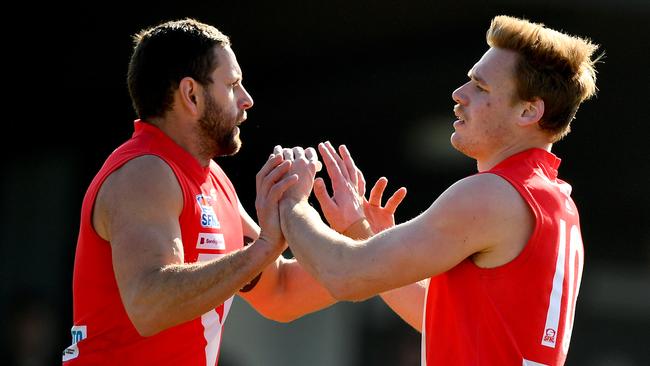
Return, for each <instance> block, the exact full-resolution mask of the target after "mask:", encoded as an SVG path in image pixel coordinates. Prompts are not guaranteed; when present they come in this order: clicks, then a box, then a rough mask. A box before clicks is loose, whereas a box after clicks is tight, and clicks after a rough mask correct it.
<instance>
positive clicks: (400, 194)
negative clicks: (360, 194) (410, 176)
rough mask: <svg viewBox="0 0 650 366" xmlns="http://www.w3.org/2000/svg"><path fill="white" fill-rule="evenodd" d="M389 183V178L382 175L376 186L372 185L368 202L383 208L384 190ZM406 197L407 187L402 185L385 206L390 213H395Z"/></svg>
mask: <svg viewBox="0 0 650 366" xmlns="http://www.w3.org/2000/svg"><path fill="white" fill-rule="evenodd" d="M387 185H388V179H386V178H385V177H381V178H379V179H378V180H377V183H375V186H374V187H372V190H370V197H369V198H368V203H369V204H370V205H372V206H376V207H379V208H381V199H382V196H383V195H384V191H385V190H386V186H387ZM404 197H406V188H405V187H401V188H400V189H398V190H397V191H395V193H393V194H392V195H391V196H390V198H389V199H388V201H386V205H385V206H384V207H383V208H384V209H385V210H387V211H388V212H389V213H390V214H394V213H395V210H397V207H398V206H399V205H400V203H402V200H404Z"/></svg>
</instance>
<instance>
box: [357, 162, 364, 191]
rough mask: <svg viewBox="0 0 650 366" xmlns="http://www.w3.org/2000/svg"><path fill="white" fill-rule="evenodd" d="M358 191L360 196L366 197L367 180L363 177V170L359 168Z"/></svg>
mask: <svg viewBox="0 0 650 366" xmlns="http://www.w3.org/2000/svg"><path fill="white" fill-rule="evenodd" d="M357 190H358V191H359V196H361V197H364V198H365V197H366V178H364V177H363V173H362V172H361V170H359V169H358V168H357Z"/></svg>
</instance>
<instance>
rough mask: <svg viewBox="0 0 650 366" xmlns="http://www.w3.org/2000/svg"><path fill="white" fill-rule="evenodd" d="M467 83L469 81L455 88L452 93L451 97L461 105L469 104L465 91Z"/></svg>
mask: <svg viewBox="0 0 650 366" xmlns="http://www.w3.org/2000/svg"><path fill="white" fill-rule="evenodd" d="M465 85H467V83H466V84H463V85H461V86H460V87H458V88H457V89H456V90H454V92H453V93H451V99H453V100H454V102H456V103H458V104H460V105H466V104H467V96H466V95H465V93H464V92H463V90H464V86H465Z"/></svg>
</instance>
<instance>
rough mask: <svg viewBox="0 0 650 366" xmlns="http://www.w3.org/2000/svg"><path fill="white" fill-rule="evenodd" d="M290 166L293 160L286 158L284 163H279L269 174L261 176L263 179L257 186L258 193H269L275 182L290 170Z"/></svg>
mask: <svg viewBox="0 0 650 366" xmlns="http://www.w3.org/2000/svg"><path fill="white" fill-rule="evenodd" d="M290 167H291V161H287V160H285V161H283V162H282V163H280V164H279V165H277V166H276V167H275V168H274V169H273V170H271V172H269V173H268V174H267V175H265V176H263V177H261V180H260V182H259V184H258V187H257V194H258V195H260V194H262V195H266V194H268V192H269V190H270V189H271V187H272V186H273V185H274V184H275V183H277V182H278V181H279V180H280V179H281V178H282V177H283V176H284V175H285V174H286V173H287V172H288V171H289V168H290ZM258 174H259V173H258Z"/></svg>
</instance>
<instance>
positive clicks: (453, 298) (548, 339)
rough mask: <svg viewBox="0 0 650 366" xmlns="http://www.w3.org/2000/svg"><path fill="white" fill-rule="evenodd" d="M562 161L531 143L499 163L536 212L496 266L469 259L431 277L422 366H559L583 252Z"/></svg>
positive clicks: (566, 346)
mask: <svg viewBox="0 0 650 366" xmlns="http://www.w3.org/2000/svg"><path fill="white" fill-rule="evenodd" d="M559 164H560V159H558V158H556V157H555V155H553V154H551V153H549V152H547V151H545V150H542V149H531V150H527V151H523V152H521V153H518V154H516V155H514V156H511V157H509V158H507V159H506V160H504V161H502V162H501V163H499V164H498V165H497V166H495V167H494V168H493V169H491V170H489V171H486V172H483V173H481V174H484V173H490V174H496V175H498V176H500V177H502V178H503V179H505V180H507V181H508V182H510V184H512V186H513V187H514V188H516V189H517V191H518V192H519V193H520V194H521V196H522V197H523V198H524V199H525V200H526V202H527V203H528V205H529V206H530V208H531V210H532V212H533V213H534V215H535V228H534V231H533V233H532V235H531V237H530V239H529V241H528V243H527V244H526V246H525V248H524V249H523V251H522V252H521V253H520V254H519V255H518V256H517V257H516V258H515V259H514V260H512V261H511V262H509V263H507V264H505V265H503V266H500V267H496V268H492V269H483V268H479V267H477V266H476V265H475V264H474V262H472V260H471V259H469V258H467V259H465V260H464V261H463V262H461V263H459V264H458V265H457V266H456V267H454V268H452V269H451V270H449V271H447V272H445V273H442V274H440V275H438V276H434V277H432V278H431V279H430V281H429V287H428V289H427V296H426V302H425V310H424V311H425V313H424V324H423V328H422V329H423V333H422V364H423V365H427V366H434V365H462V366H465V365H468V366H469V365H472V366H488V365H489V366H510V365H512V366H522V365H524V366H526V365H529V366H531V365H533V366H543V365H546V366H559V365H563V364H564V361H565V359H566V355H567V351H568V349H569V341H570V339H571V329H572V327H573V318H574V313H575V304H576V298H577V296H578V289H579V287H580V279H581V276H582V268H583V263H584V254H583V253H584V250H583V246H582V238H581V234H580V224H579V217H578V210H577V209H576V206H575V204H574V203H573V200H572V199H571V197H570V194H571V186H570V185H568V184H567V183H565V182H563V181H561V180H560V179H558V178H557V168H558V166H559Z"/></svg>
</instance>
